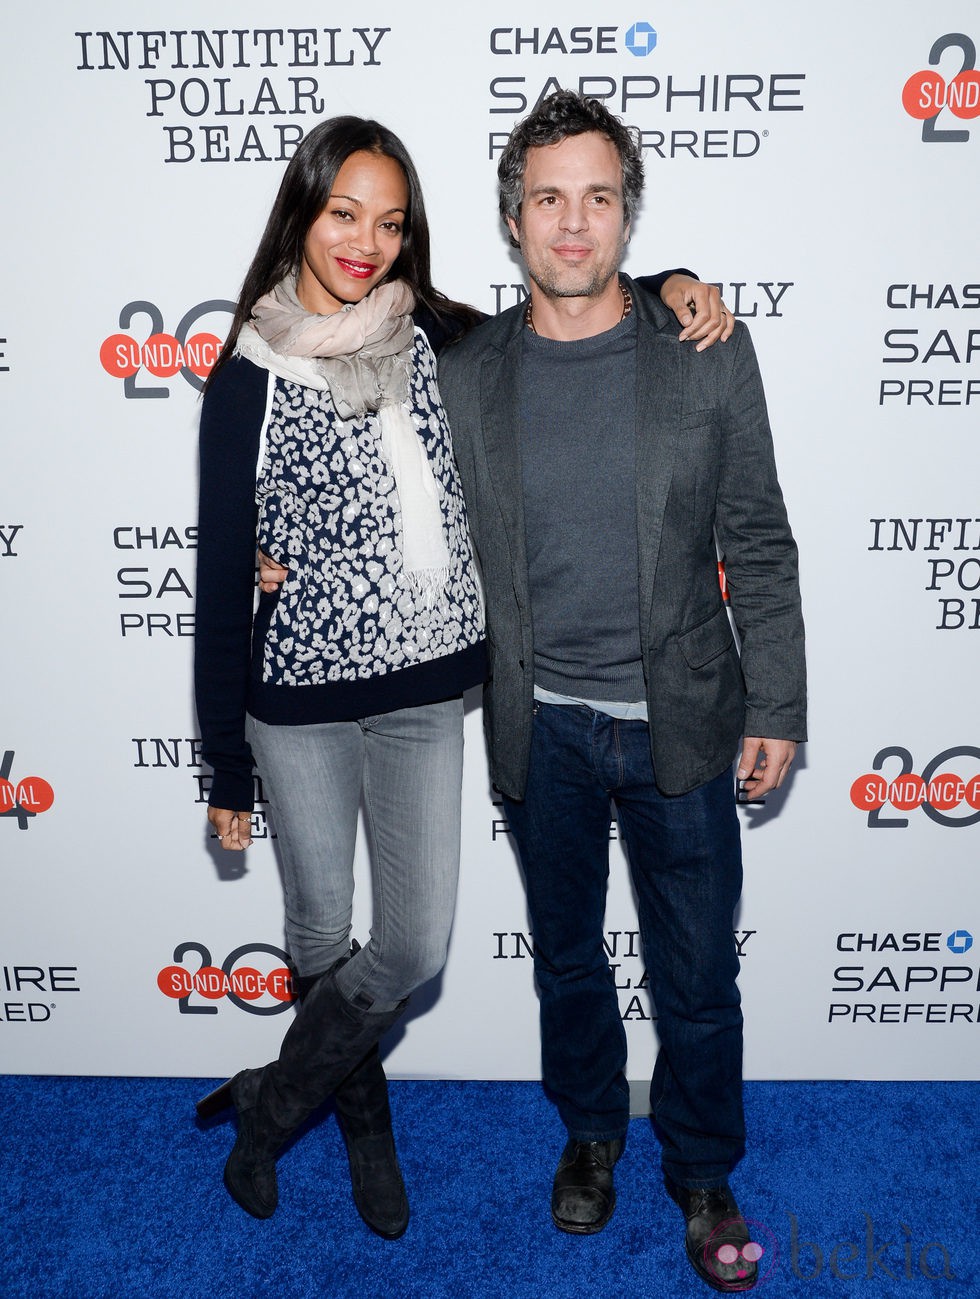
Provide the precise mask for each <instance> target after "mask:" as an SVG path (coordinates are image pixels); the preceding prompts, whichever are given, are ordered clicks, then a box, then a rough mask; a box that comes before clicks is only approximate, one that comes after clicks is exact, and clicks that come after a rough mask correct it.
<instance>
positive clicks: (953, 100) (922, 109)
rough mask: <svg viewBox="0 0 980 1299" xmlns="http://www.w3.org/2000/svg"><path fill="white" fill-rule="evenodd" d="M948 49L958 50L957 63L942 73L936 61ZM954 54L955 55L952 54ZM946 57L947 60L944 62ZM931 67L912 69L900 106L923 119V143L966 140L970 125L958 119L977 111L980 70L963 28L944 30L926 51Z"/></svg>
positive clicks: (978, 105) (972, 43)
mask: <svg viewBox="0 0 980 1299" xmlns="http://www.w3.org/2000/svg"><path fill="white" fill-rule="evenodd" d="M947 50H955V51H958V53H959V55H960V64H959V67H958V68H957V69H956V70H955V71H953V69H952V68H949V67H948V68H947V73H949V72H952V75H951V76H943V75H942V74H941V73H940V72H939V71H938V67H939V64H940V63H941V62H942V57H943V55H944V54H945V53H946V51H947ZM954 57H955V56H954ZM948 62H949V60H947V63H948ZM929 63H930V67H929V68H926V69H924V70H923V71H921V72H914V73H913V74H912V76H911V77H909V79H908V81H906V83H905V85H904V87H903V88H902V107H903V108H904V109H905V111H906V113H908V115H909V116H910V117H914V118H915V119H916V120H917V121H921V122H922V139H923V141H924V142H925V143H926V144H965V143H966V142H967V141H968V140H969V138H970V131H969V129H964V128H962V127H960V126H958V125H956V123H957V122H964V121H971V120H972V119H973V118H975V117H976V116H977V115H978V114H980V73H978V72H977V71H976V66H977V47H976V45H975V44H974V42H973V40H972V39H971V38H970V37H969V36H966V35H965V34H964V33H963V32H947V34H946V35H945V36H940V37H939V39H938V40H937V41H935V42H934V44H933V47H932V49H931V50H930V51H929Z"/></svg>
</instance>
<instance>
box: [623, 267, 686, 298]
mask: <svg viewBox="0 0 980 1299" xmlns="http://www.w3.org/2000/svg"><path fill="white" fill-rule="evenodd" d="M672 275H690V277H691V279H692V280H696V279H698V278H699V276H697V275H695V274H694V272H693V271H689V270H688V269H687V268H686V267H685V266H675V267H674V269H673V270H672V271H658V272H657V274H656V275H634V277H633V278H634V279H635V280H636V282H637V284H640V285H642V286H643V288H645V289H646V290H647V291H648V292H649V293H653V294H655V295H656V297H658V298H659V297H660V290H661V289H662V288H663V287H664V285H665V284H666V283H667V281H668V280H669V279H670V277H671V276H672Z"/></svg>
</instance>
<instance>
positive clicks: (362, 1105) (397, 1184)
mask: <svg viewBox="0 0 980 1299" xmlns="http://www.w3.org/2000/svg"><path fill="white" fill-rule="evenodd" d="M358 950H359V948H358V944H357V941H356V940H354V941H353V942H352V943H351V954H352V955H353V954H354V953H355V952H357V951H358ZM342 963H343V962H338V963H337V965H335V966H334V967H333V968H334V969H337V968H338V967H339V965H341V964H342ZM320 977H321V976H320V975H297V976H295V978H294V983H295V984H296V988H297V991H298V993H299V996H300V999H302V998H304V997H306V996H307V994H308V993H309V992H310V991H311V989H312V988H313V986H314V984H315V983H316V981H317V979H318V978H320ZM333 1103H334V1108H335V1109H336V1111H337V1123H338V1126H339V1127H340V1131H341V1135H342V1136H343V1138H344V1144H345V1145H346V1147H347V1161H348V1163H349V1164H350V1180H351V1191H352V1192H353V1196H354V1205H355V1207H356V1209H357V1212H358V1213H359V1214H360V1215H361V1217H362V1219H363V1220H364V1222H365V1223H366V1224H367V1225H368V1226H369V1227H370V1228H371V1230H372V1231H374V1232H377V1234H378V1235H379V1236H383V1237H384V1238H385V1240H397V1239H398V1237H399V1236H402V1235H404V1233H405V1229H406V1227H407V1226H408V1218H409V1207H408V1196H407V1194H406V1193H405V1183H404V1180H403V1179H402V1171H401V1168H400V1167H399V1166H398V1154H397V1152H396V1150H395V1136H394V1132H393V1131H392V1124H391V1107H390V1106H389V1104H388V1079H387V1077H386V1076H385V1071H384V1066H383V1065H382V1063H381V1053H380V1052H379V1050H378V1047H377V1045H375V1046H373V1047H372V1048H371V1050H370V1051H369V1052H368V1053H367V1055H366V1056H365V1057H364V1059H363V1060H362V1061H361V1062H360V1064H358V1065H357V1066H356V1067H355V1068H354V1069H352V1070H351V1072H350V1073H349V1074H348V1075H347V1077H346V1078H345V1079H344V1081H343V1082H342V1083H341V1084H340V1085H339V1086H338V1087H337V1089H336V1090H335V1091H334V1094H333Z"/></svg>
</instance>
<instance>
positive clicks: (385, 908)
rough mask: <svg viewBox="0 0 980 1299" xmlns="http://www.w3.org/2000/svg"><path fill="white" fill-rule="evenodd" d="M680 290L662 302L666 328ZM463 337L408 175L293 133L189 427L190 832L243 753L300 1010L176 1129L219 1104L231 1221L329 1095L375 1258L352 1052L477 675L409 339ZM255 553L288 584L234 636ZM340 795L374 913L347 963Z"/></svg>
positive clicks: (423, 862)
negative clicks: (293, 143)
mask: <svg viewBox="0 0 980 1299" xmlns="http://www.w3.org/2000/svg"><path fill="white" fill-rule="evenodd" d="M664 278H666V277H664ZM689 287H690V286H689V285H688V284H686V283H685V282H684V281H682V280H674V281H673V283H672V288H673V289H674V290H675V294H674V298H675V300H676V301H677V302H678V303H679V305H681V307H682V308H683V307H684V304H685V302H686V300H687V299H688V297H689V296H690V295H689V293H688V292H687V290H688V288H689ZM413 312H414V313H415V321H416V325H413V316H412V313H413ZM477 319H478V315H477V313H476V312H475V311H473V310H472V309H471V308H468V307H464V306H462V305H461V304H458V303H454V302H451V301H449V300H448V299H447V298H445V297H444V296H443V295H442V294H440V293H438V292H437V291H436V290H435V289H434V288H433V286H432V282H431V278H430V271H429V239H428V226H427V223H426V218H425V211H424V208H423V203H422V195H421V190H420V186H419V181H418V176H417V174H416V171H415V168H414V166H413V165H412V162H411V159H410V158H409V156H408V154H407V152H406V150H405V148H404V146H403V145H402V143H401V142H400V141H399V140H398V139H397V137H396V136H394V135H393V134H392V133H391V132H390V131H388V130H387V129H386V128H384V127H382V126H380V125H379V124H378V123H376V122H370V121H363V120H361V119H359V118H354V117H340V118H334V119H331V120H329V121H326V122H323V123H322V124H321V125H319V126H318V127H317V128H316V129H315V130H313V131H312V132H311V133H310V134H309V135H308V136H307V137H306V138H305V139H304V141H303V143H302V144H301V145H300V146H299V148H298V150H297V152H296V154H295V156H294V157H293V159H292V161H291V162H290V164H289V167H288V168H287V170H286V173H285V176H284V178H283V182H282V186H281V188H280V191H279V195H278V197H277V199H276V202H275V204H274V206H273V209H272V213H271V215H270V217H269V221H268V224H267V226H266V229H265V233H264V234H263V237H262V240H261V243H260V244H259V248H258V252H257V253H256V255H255V259H254V261H253V262H252V265H251V267H250V269H249V271H248V274H247V276H246V278H245V282H244V285H243V287H242V292H241V297H240V299H239V303H238V308H237V311H236V314H235V317H234V320H233V322H232V327H231V331H230V333H229V336H228V339H227V341H226V343H225V347H224V349H223V351H222V353H221V356H220V358H219V360H218V363H217V365H216V366H215V368H214V370H213V372H212V374H211V376H210V378H209V380H208V384H207V388H206V391H205V397H204V406H203V411H202V417H201V500H200V528H199V549H198V589H197V637H196V663H195V675H196V692H197V707H198V715H199V719H200V723H201V730H202V736H203V744H204V757H205V760H206V761H207V762H208V763H209V764H210V765H211V766H212V767H213V768H214V779H213V784H212V787H211V794H210V804H211V806H210V809H209V812H208V817H209V820H210V821H211V823H212V825H213V826H214V828H215V831H216V834H217V837H218V839H219V841H220V843H221V845H222V847H223V848H224V849H226V850H229V851H241V850H242V849H244V848H245V847H247V846H248V844H249V842H250V839H249V829H250V813H251V808H252V787H253V781H252V764H253V757H254V760H255V763H256V765H257V766H258V769H259V771H260V773H261V776H262V780H263V784H264V786H265V789H266V792H267V794H268V798H269V803H270V805H271V807H272V810H273V814H274V818H275V824H276V829H277V832H278V842H279V851H280V854H281V858H282V868H283V879H284V893H285V906H286V920H285V929H286V943H287V947H288V950H289V953H290V957H291V960H292V961H293V963H294V966H295V969H296V972H297V979H296V982H297V986H298V989H299V993H300V1006H299V1011H298V1013H297V1015H296V1017H295V1019H294V1021H293V1023H292V1024H291V1026H290V1028H289V1030H288V1031H287V1033H286V1036H285V1038H284V1040H283V1043H282V1047H281V1049H280V1053H279V1057H278V1059H277V1060H274V1061H272V1062H271V1063H270V1064H268V1065H266V1066H265V1068H263V1069H246V1070H243V1071H242V1072H241V1073H239V1074H237V1075H236V1076H235V1077H234V1078H232V1079H230V1080H229V1081H228V1082H227V1083H225V1084H223V1086H222V1087H220V1088H219V1089H218V1090H217V1091H216V1092H214V1093H212V1094H211V1095H210V1096H208V1097H206V1098H205V1099H204V1100H202V1101H201V1102H200V1103H199V1104H198V1112H199V1114H201V1115H202V1116H203V1117H207V1116H210V1115H212V1114H215V1113H217V1112H218V1111H219V1110H221V1109H223V1108H225V1107H226V1106H228V1105H231V1104H233V1105H234V1107H235V1109H236V1111H237V1114H238V1138H237V1140H236V1142H235V1146H234V1148H233V1150H232V1152H231V1155H230V1157H229V1159H228V1162H227V1165H226V1167H225V1184H226V1186H227V1188H228V1190H229V1192H230V1193H231V1195H232V1196H233V1197H234V1198H235V1200H237V1202H238V1203H239V1204H240V1205H241V1206H242V1207H243V1208H244V1209H246V1210H247V1211H248V1212H249V1213H251V1214H253V1215H255V1216H256V1217H268V1216H270V1215H271V1214H272V1213H273V1212H274V1210H275V1208H276V1203H277V1187H276V1173H275V1160H276V1156H277V1154H278V1152H279V1150H280V1149H281V1147H282V1145H283V1144H284V1142H285V1141H286V1140H287V1139H288V1137H289V1136H290V1134H291V1133H292V1132H294V1131H295V1130H296V1128H297V1127H299V1126H300V1124H301V1123H302V1122H303V1121H304V1120H305V1119H306V1118H307V1116H308V1115H309V1114H310V1113H311V1112H312V1110H313V1109H315V1108H316V1107H317V1106H318V1105H319V1104H320V1103H321V1102H323V1101H324V1100H326V1099H327V1098H328V1097H333V1101H334V1105H335V1108H336V1111H337V1116H338V1120H339V1122H340V1126H341V1129H342V1131H343V1135H344V1139H345V1142H346V1145H347V1150H348V1155H349V1161H350V1169H351V1178H352V1183H353V1191H354V1199H355V1203H356V1205H357V1209H358V1211H359V1213H360V1214H361V1217H362V1218H363V1219H364V1221H365V1222H366V1223H367V1224H368V1226H370V1227H371V1228H372V1229H373V1230H374V1231H376V1232H377V1233H378V1234H379V1235H382V1236H384V1237H387V1238H395V1237H397V1236H400V1235H401V1234H402V1232H404V1230H405V1228H406V1226H407V1223H408V1216H409V1209H408V1201H407V1198H406V1195H405V1189H404V1184H403V1182H402V1177H401V1173H400V1170H399V1167H398V1160H397V1155H396V1152H395V1147H394V1141H393V1137H392V1131H391V1116H390V1111H389V1107H388V1096H387V1084H386V1080H385V1075H384V1070H383V1069H382V1066H381V1062H380V1058H379V1055H378V1047H377V1044H378V1041H379V1039H380V1038H381V1036H382V1035H383V1034H384V1033H385V1032H386V1031H387V1030H388V1029H389V1028H391V1026H392V1025H393V1024H394V1023H395V1021H396V1020H397V1019H398V1017H399V1016H400V1015H401V1014H402V1013H403V1011H404V1008H405V1004H406V999H407V997H408V995H409V994H410V993H411V992H412V990H413V989H414V988H416V987H418V986H419V985H420V984H422V983H423V982H425V981H426V980H427V979H429V978H432V977H433V976H434V975H435V974H436V973H437V972H438V970H439V969H440V968H441V967H442V964H443V962H444V960H445V956H446V949H447V944H448V938H449V930H450V925H451V921H452V914H453V905H454V901H455V891H456V875H457V869H458V859H459V809H460V785H461V769H462V718H463V704H462V693H463V691H464V690H465V689H466V688H467V687H469V686H472V685H475V684H477V683H478V682H479V681H481V680H482V679H483V676H484V672H485V652H484V643H483V624H482V611H481V604H480V597H479V592H478V586H477V579H476V575H475V570H474V566H473V559H472V554H471V551H470V545H469V540H468V536H467V528H466V518H465V512H464V506H463V501H462V497H461V494H460V488H459V481H458V478H457V475H456V471H455V467H454V465H453V460H452V449H451V443H450V438H449V429H448V426H447V423H446V417H445V413H444V412H443V409H442V406H441V404H440V400H439V394H438V390H437V387H436V383H435V356H434V352H433V346H432V343H434V344H435V345H436V346H438V345H439V343H440V342H441V341H444V340H445V339H446V338H447V337H450V336H452V335H454V334H456V333H459V332H460V331H461V330H462V329H464V328H466V327H467V326H468V325H470V324H472V323H475V321H476V320H477ZM702 319H704V317H703V316H702ZM419 324H421V325H423V326H424V330H425V331H426V332H423V328H419V327H417V326H418V325H419ZM708 332H710V322H706V323H705V325H704V333H705V334H706V333H708ZM427 334H428V337H427ZM702 336H704V334H702ZM430 340H431V342H430ZM257 542H258V544H260V545H261V547H262V548H263V550H264V551H265V552H266V553H267V554H269V555H270V556H271V557H272V558H273V559H275V560H277V561H278V562H279V563H280V564H282V565H283V566H284V567H286V568H288V570H289V573H288V577H287V579H286V581H285V583H284V585H283V587H282V589H281V591H277V592H276V593H275V594H270V593H268V592H267V593H264V594H262V595H261V596H260V599H259V605H258V610H257V612H256V613H255V614H254V618H253V594H254V556H255V547H256V543H257ZM362 800H363V803H364V806H365V810H366V818H365V819H366V825H367V831H368V835H369V841H370V842H369V850H370V856H371V865H372V874H373V885H374V890H373V893H374V904H375V909H374V922H373V925H372V929H371V936H370V941H369V942H368V943H367V945H366V946H365V947H363V948H358V947H357V944H356V943H355V944H351V941H350V922H351V909H352V896H353V877H352V863H353V855H354V840H355V834H356V827H357V819H358V808H359V806H360V804H361V802H362Z"/></svg>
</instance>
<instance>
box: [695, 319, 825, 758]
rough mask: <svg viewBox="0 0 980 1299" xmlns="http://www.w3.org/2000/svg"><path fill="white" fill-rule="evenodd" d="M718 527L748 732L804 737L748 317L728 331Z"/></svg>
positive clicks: (789, 586) (783, 539) (787, 575)
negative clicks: (746, 323)
mask: <svg viewBox="0 0 980 1299" xmlns="http://www.w3.org/2000/svg"><path fill="white" fill-rule="evenodd" d="M727 346H728V347H729V348H731V349H733V352H732V354H731V361H732V365H731V370H730V372H729V380H728V385H727V392H726V393H725V396H724V399H723V401H722V403H721V408H720V419H721V438H722V461H721V468H720V476H719V485H718V494H717V500H716V514H715V529H716V536H717V541H718V546H719V549H720V551H721V553H722V557H723V558H724V561H725V574H726V579H727V583H728V589H729V593H730V598H731V608H732V614H733V617H734V619H735V626H736V628H737V630H738V635H739V639H740V641H741V663H742V675H743V678H744V681H745V688H746V712H745V731H744V733H745V734H746V735H758V736H762V737H764V738H768V739H784V740H805V739H806V661H805V657H804V632H803V614H802V609H801V603H800V588H799V569H798V560H797V548H796V542H795V541H794V540H793V534H792V532H791V531H790V526H789V520H788V518H787V516H786V506H785V504H784V502H783V494H782V491H781V489H780V486H779V481H778V479H777V476H776V461H775V454H774V451H773V443H772V435H771V432H770V429H769V416H768V413H767V410H766V398H765V393H764V391H763V387H762V377H761V375H760V373H759V367H758V364H757V362H756V357H755V349H754V347H753V345H752V339H751V337H750V335H749V332H748V330H747V329H746V328H745V327H744V325H741V324H739V325H738V326H737V327H736V331H735V334H734V336H733V337H732V338H731V340H730V341H729V343H728V345H727Z"/></svg>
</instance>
